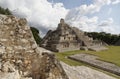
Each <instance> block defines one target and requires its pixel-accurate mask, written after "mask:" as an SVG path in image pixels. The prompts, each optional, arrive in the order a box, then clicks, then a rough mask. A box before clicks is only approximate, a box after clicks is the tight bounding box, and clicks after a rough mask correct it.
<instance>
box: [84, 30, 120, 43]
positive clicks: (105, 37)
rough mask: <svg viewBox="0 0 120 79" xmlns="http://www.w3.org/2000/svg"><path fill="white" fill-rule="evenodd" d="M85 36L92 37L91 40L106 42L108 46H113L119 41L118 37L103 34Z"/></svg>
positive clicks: (92, 33)
mask: <svg viewBox="0 0 120 79" xmlns="http://www.w3.org/2000/svg"><path fill="white" fill-rule="evenodd" d="M86 34H87V35H88V36H89V37H92V38H93V39H98V40H102V41H104V42H106V43H107V44H109V45H114V44H115V43H116V42H117V41H118V40H119V39H120V35H113V34H110V33H105V32H100V33H98V32H86Z"/></svg>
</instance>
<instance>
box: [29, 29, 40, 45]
mask: <svg viewBox="0 0 120 79" xmlns="http://www.w3.org/2000/svg"><path fill="white" fill-rule="evenodd" d="M30 29H31V31H32V34H33V37H34V39H35V41H36V43H37V44H38V45H40V42H41V38H40V36H39V30H38V29H37V28H35V27H30Z"/></svg>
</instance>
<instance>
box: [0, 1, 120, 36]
mask: <svg viewBox="0 0 120 79" xmlns="http://www.w3.org/2000/svg"><path fill="white" fill-rule="evenodd" d="M0 6H2V7H4V8H9V9H10V10H11V11H12V12H13V14H14V15H15V16H18V17H22V18H26V19H27V20H28V22H29V25H31V26H34V27H37V28H38V29H39V30H40V33H41V35H42V36H43V35H44V34H45V33H46V32H47V31H48V30H49V29H52V30H54V29H55V28H56V27H57V25H58V23H59V20H60V18H64V19H65V21H66V22H67V23H68V24H70V25H71V26H74V27H78V28H79V29H80V30H83V31H90V32H92V31H97V32H101V31H102V32H108V33H112V34H120V0H0Z"/></svg>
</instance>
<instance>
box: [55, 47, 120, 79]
mask: <svg viewBox="0 0 120 79" xmlns="http://www.w3.org/2000/svg"><path fill="white" fill-rule="evenodd" d="M108 48H109V49H108V50H105V51H99V52H95V51H82V50H76V51H68V52H61V53H56V57H57V58H58V59H59V60H61V61H63V62H65V63H67V64H69V65H71V66H80V65H86V66H88V65H87V64H84V63H80V62H77V61H74V60H71V59H68V58H67V56H70V55H74V54H79V53H88V54H93V55H96V56H98V57H100V60H104V61H108V62H111V63H114V64H116V65H118V66H120V46H108ZM103 72H104V71H103ZM110 75H111V74H110ZM117 78H118V77H117ZM118 79H120V78H118Z"/></svg>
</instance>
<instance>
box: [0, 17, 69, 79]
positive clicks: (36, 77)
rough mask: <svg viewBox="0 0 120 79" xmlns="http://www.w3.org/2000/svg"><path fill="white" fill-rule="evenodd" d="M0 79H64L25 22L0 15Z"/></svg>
mask: <svg viewBox="0 0 120 79" xmlns="http://www.w3.org/2000/svg"><path fill="white" fill-rule="evenodd" d="M0 79H68V77H67V76H66V74H65V72H64V70H63V69H62V66H61V65H60V63H59V61H58V60H56V58H55V56H54V54H52V53H51V52H49V53H48V52H47V51H43V50H42V49H41V48H40V47H38V46H37V44H36V42H35V40H34V38H33V36H32V33H31V30H30V27H29V26H28V25H27V21H26V19H22V18H21V19H20V18H16V17H14V16H11V15H7V16H6V15H0Z"/></svg>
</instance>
